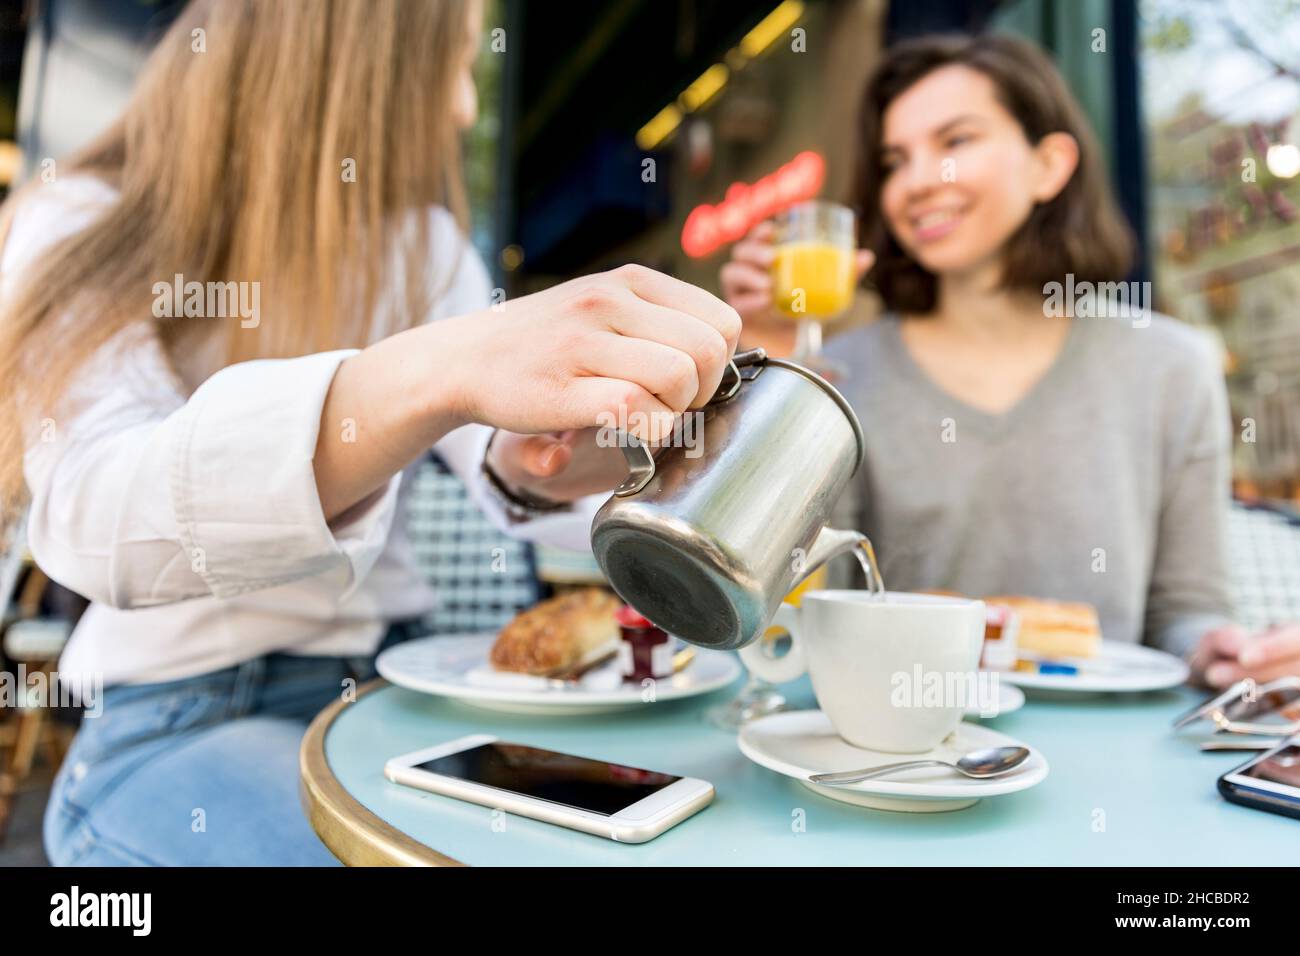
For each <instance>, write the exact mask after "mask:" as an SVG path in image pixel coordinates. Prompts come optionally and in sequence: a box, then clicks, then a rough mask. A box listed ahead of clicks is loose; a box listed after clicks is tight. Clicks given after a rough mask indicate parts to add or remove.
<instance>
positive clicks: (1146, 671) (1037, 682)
mask: <svg viewBox="0 0 1300 956" xmlns="http://www.w3.org/2000/svg"><path fill="white" fill-rule="evenodd" d="M1022 656H1024V655H1022ZM1044 663H1060V664H1065V665H1067V666H1069V667H1071V668H1073V669H1074V670H1075V673H1072V674H1052V673H1049V674H1042V673H1030V672H1025V671H999V672H998V674H999V676H1001V678H1002V680H1003V681H1005V682H1006V683H1008V684H1015V685H1016V686H1017V687H1021V688H1023V689H1025V690H1035V691H1064V692H1066V693H1071V694H1072V693H1085V694H1114V693H1120V692H1124V691H1143V690H1164V689H1165V688H1167V687H1177V686H1178V685H1179V684H1181V683H1183V682H1184V681H1186V680H1187V677H1188V674H1190V673H1191V671H1190V670H1189V669H1188V667H1187V663H1186V662H1185V661H1183V660H1180V659H1179V658H1177V657H1175V656H1174V655H1173V654H1167V653H1165V652H1164V651H1161V650H1157V649H1156V648H1154V647H1143V646H1142V645H1140V644H1124V643H1121V642H1120V641H1102V642H1101V653H1100V654H1098V655H1097V656H1096V657H1087V658H1084V657H1064V658H1061V659H1060V660H1059V661H1055V660H1053V661H1051V662H1044Z"/></svg>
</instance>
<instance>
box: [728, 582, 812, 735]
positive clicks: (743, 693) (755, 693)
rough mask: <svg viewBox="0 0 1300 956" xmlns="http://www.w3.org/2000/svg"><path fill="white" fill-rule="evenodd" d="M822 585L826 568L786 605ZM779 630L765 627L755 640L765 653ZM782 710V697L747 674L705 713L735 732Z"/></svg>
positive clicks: (779, 634)
mask: <svg viewBox="0 0 1300 956" xmlns="http://www.w3.org/2000/svg"><path fill="white" fill-rule="evenodd" d="M825 586H826V568H825V567H820V568H818V569H817V570H816V571H814V572H813V573H812V574H810V575H808V577H806V578H804V579H803V581H801V582H800V583H799V585H798V586H797V587H796V588H795V589H794V590H793V591H791V592H790V593H789V594H787V595H786V596H785V603H786V604H793V605H794V606H795V607H798V606H799V602H800V601H801V600H803V596H804V594H805V593H806V592H808V591H817V590H820V589H821V588H824V587H825ZM784 633H785V631H784V629H783V628H779V627H772V628H768V630H767V633H765V634H764V635H763V636H762V637H760V638H759V640H760V641H762V642H763V645H764V647H765V648H766V649H767V651H768V652H769V653H774V651H775V647H776V644H777V642H778V641H779V640H780V639H781V637H782V636H783V635H784ZM781 710H785V695H784V694H782V693H781V692H780V691H779V690H777V689H776V686H775V685H774V684H771V683H769V682H767V681H765V680H763V678H761V677H759V676H758V675H757V674H754V673H751V674H750V675H749V680H747V681H746V682H745V686H744V687H742V688H741V690H740V693H739V694H737V695H736V696H735V697H734V698H732V699H731V700H729V701H727V702H726V703H725V704H719V705H718V706H717V707H714V708H712V709H711V710H709V711H708V712H707V717H708V719H709V722H710V723H712V724H713V725H714V726H716V727H721V728H723V729H724V730H737V729H739V728H740V726H741V725H742V724H746V723H748V722H749V721H751V720H757V719H758V718H759V717H766V716H767V715H768V714H775V713H776V712H778V711H781Z"/></svg>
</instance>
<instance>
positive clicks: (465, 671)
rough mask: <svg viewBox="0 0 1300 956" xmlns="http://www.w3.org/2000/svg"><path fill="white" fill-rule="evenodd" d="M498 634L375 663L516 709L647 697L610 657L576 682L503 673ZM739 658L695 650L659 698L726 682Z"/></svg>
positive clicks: (556, 711) (391, 676)
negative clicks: (496, 661)
mask: <svg viewBox="0 0 1300 956" xmlns="http://www.w3.org/2000/svg"><path fill="white" fill-rule="evenodd" d="M495 640H496V635H495V634H467V635H447V636H445V637H438V636H435V637H422V638H417V639H416V640H413V641H403V642H402V643H401V644H398V645H396V646H395V647H390V648H389V649H388V650H386V651H384V652H383V653H382V654H380V655H379V658H378V659H377V660H376V661H375V668H376V669H377V670H378V671H379V673H380V675H381V676H383V677H384V678H385V679H386V680H388V681H389V682H390V683H393V684H397V685H398V686H399V687H406V688H409V689H410V690H418V691H421V692H423V693H426V694H436V695H437V696H439V697H453V698H455V699H457V700H460V701H463V702H464V703H466V704H473V705H474V706H475V707H483V708H486V709H487V710H503V711H508V712H510V713H517V714H552V715H556V716H560V715H568V716H572V715H574V714H592V713H609V712H612V711H617V710H627V709H629V708H632V707H641V706H644V704H645V703H646V699H645V696H644V695H645V694H646V690H643V689H642V687H641V686H640V685H639V684H626V685H625V684H624V683H623V678H622V676H621V675H620V674H619V673H618V668H617V666H616V665H615V664H613V663H612V662H611V663H610V664H609V665H607V666H605V667H600V668H597V669H596V670H593V671H591V672H589V673H587V674H586V675H584V676H583V678H582V679H581V681H579V683H578V685H577V686H576V687H562V688H555V687H551V686H550V685H549V684H548V683H547V681H546V680H545V679H544V678H540V677H530V676H529V675H527V674H503V673H500V672H498V671H494V670H493V669H492V667H491V665H489V664H488V651H489V650H490V649H491V647H492V643H493V641H495ZM739 675H740V662H739V661H738V660H737V659H736V657H735V655H734V654H729V653H727V652H725V651H706V650H703V649H700V648H696V649H695V659H694V660H693V661H691V663H690V664H688V665H687V666H686V667H685V668H684V669H683V670H682V671H680V672H679V673H677V674H674V675H673V676H672V677H665V678H661V679H659V680H657V681H656V682H655V686H654V700H655V701H666V700H678V699H680V698H683V697H694V696H696V695H697V694H707V693H709V692H710V691H714V690H717V689H718V688H719V687H726V686H727V685H728V684H730V683H731V682H732V681H734V680H735V679H736V678H737V677H738V676H739Z"/></svg>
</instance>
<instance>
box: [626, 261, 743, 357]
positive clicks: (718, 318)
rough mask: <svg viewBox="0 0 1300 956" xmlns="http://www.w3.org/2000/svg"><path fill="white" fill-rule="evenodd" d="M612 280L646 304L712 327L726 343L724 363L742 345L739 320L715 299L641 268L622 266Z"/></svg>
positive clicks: (687, 283) (701, 291)
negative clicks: (681, 314) (620, 282)
mask: <svg viewBox="0 0 1300 956" xmlns="http://www.w3.org/2000/svg"><path fill="white" fill-rule="evenodd" d="M613 276H614V278H616V279H618V280H619V281H622V282H625V283H626V284H627V287H628V288H629V289H631V290H632V291H633V292H634V293H636V295H637V296H638V297H639V298H641V299H644V300H645V301H646V302H649V303H651V304H653V305H658V306H663V307H664V308H667V309H673V310H675V311H677V312H682V313H685V314H686V315H689V316H692V317H694V318H695V319H697V320H699V321H701V322H704V323H706V324H708V325H710V326H712V327H713V328H714V329H715V330H716V331H717V332H718V334H719V335H721V336H722V338H723V340H724V341H725V342H726V343H727V355H726V357H725V358H724V363H725V360H726V358H730V357H731V353H732V352H734V351H735V350H736V343H737V342H738V341H740V316H739V315H737V314H736V310H735V309H733V308H732V307H731V306H729V305H727V303H725V302H723V301H722V300H721V299H719V298H718V297H717V296H716V295H713V294H712V293H711V292H706V291H705V290H703V289H701V288H700V287H699V286H694V285H691V284H690V283H689V282H682V281H681V280H680V279H674V278H673V277H672V276H668V275H664V274H663V273H662V272H655V271H654V270H653V269H646V268H644V267H642V266H632V265H628V266H621V267H620V268H618V269H615V270H614V272H613Z"/></svg>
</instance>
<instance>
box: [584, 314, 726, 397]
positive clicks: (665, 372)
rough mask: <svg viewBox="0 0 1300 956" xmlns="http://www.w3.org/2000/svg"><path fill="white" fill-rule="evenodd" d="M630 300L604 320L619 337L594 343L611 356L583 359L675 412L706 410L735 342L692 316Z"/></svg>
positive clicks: (597, 339) (589, 366) (595, 368)
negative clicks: (635, 387)
mask: <svg viewBox="0 0 1300 956" xmlns="http://www.w3.org/2000/svg"><path fill="white" fill-rule="evenodd" d="M628 299H629V301H628V302H627V303H624V304H622V305H620V306H618V307H616V308H614V309H612V310H611V311H610V312H609V313H608V314H607V315H606V316H605V318H604V322H605V324H606V326H607V328H609V329H610V330H611V331H613V332H617V333H618V335H617V336H610V337H608V338H606V337H597V338H596V339H595V341H596V342H597V343H598V347H599V348H600V349H603V350H604V351H605V353H606V354H604V355H600V354H593V355H591V356H589V357H584V364H585V365H587V366H588V368H589V370H590V371H592V372H593V373H595V374H597V375H612V376H615V377H619V378H626V379H627V380H628V381H631V382H637V383H638V384H640V385H642V386H644V387H645V388H646V389H647V390H648V391H649V392H651V393H652V394H654V395H656V396H658V397H659V399H660V400H661V401H663V403H664V404H665V405H668V406H669V407H670V408H672V409H673V410H674V411H679V412H680V411H685V410H686V409H687V408H699V407H701V406H703V405H704V404H705V403H707V402H708V401H709V399H711V398H712V397H713V394H714V393H715V392H716V391H717V390H718V383H719V382H721V381H722V373H723V372H724V371H725V370H726V367H727V361H728V359H730V358H731V353H732V352H733V351H735V342H732V341H728V340H727V339H726V338H724V337H723V335H722V333H721V332H719V331H718V330H717V329H716V328H713V327H712V326H710V325H708V324H706V323H703V322H700V321H699V320H698V319H696V318H695V317H693V316H691V315H687V314H685V313H682V312H680V311H677V310H676V309H672V308H668V307H666V306H661V305H656V304H654V303H652V302H647V301H645V300H643V299H641V298H639V297H637V296H629V297H628ZM729 311H732V310H729ZM738 335H739V326H737V336H738ZM610 339H616V340H619V341H610ZM688 387H689V391H688Z"/></svg>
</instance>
